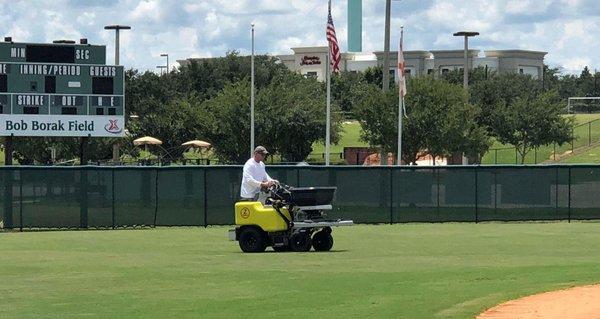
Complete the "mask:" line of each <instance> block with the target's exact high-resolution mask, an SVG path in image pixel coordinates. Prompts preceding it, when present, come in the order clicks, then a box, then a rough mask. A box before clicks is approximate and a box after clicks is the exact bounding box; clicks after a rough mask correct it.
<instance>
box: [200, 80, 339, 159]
mask: <svg viewBox="0 0 600 319" xmlns="http://www.w3.org/2000/svg"><path fill="white" fill-rule="evenodd" d="M249 89H250V83H249V82H248V81H247V80H246V79H244V80H241V81H239V82H236V83H233V84H229V85H227V86H226V87H225V88H224V89H223V91H222V92H221V93H220V94H219V95H217V96H216V97H214V98H213V99H210V100H209V101H206V102H205V103H204V104H203V105H202V107H203V112H205V113H206V114H209V117H208V119H207V122H208V123H210V125H209V130H208V133H207V136H208V139H209V140H210V141H211V142H212V143H213V146H214V149H215V152H216V154H217V156H218V157H219V159H221V160H222V161H225V162H231V163H243V162H244V161H245V160H246V159H247V158H248V156H249V154H250V150H249V146H250V97H249V94H247V92H249ZM332 110H333V111H334V112H332V113H333V114H334V117H333V120H332V126H331V128H332V141H333V142H335V141H336V140H337V136H338V129H339V124H340V121H339V116H337V115H336V113H335V111H336V110H337V108H336V106H335V104H334V105H333V107H332ZM255 132H256V137H255V138H256V144H257V145H258V144H260V145H264V146H265V147H267V149H269V151H270V152H271V153H279V154H281V156H282V157H283V159H284V160H285V161H290V162H299V161H303V160H304V159H306V157H307V156H308V154H310V152H311V151H312V145H313V143H314V142H315V141H318V140H322V139H324V137H325V91H324V84H323V83H319V82H318V81H317V80H315V79H311V78H308V79H307V78H304V77H303V76H301V75H299V74H295V73H291V72H282V73H281V74H279V75H278V76H276V77H275V78H274V80H273V81H272V82H271V83H270V84H269V85H268V86H267V87H265V88H263V89H261V90H259V91H258V92H257V98H256V105H255Z"/></svg>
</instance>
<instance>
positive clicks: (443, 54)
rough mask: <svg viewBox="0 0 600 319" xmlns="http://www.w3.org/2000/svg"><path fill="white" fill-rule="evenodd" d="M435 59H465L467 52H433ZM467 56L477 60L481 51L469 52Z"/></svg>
mask: <svg viewBox="0 0 600 319" xmlns="http://www.w3.org/2000/svg"><path fill="white" fill-rule="evenodd" d="M429 52H431V53H432V54H433V58H434V59H448V58H464V57H465V50H431V51H429ZM467 55H468V56H469V57H470V58H476V57H477V56H478V55H479V50H469V52H468V53H467Z"/></svg>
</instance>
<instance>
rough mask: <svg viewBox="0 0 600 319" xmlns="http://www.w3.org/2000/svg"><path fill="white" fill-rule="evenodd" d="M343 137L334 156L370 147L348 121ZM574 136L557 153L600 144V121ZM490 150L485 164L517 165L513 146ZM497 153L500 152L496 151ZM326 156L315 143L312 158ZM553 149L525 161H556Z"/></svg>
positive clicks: (582, 119)
mask: <svg viewBox="0 0 600 319" xmlns="http://www.w3.org/2000/svg"><path fill="white" fill-rule="evenodd" d="M573 116H574V117H575V125H578V124H582V123H587V122H591V121H594V120H598V119H600V114H575V115H573ZM342 129H343V130H342V133H341V137H340V141H339V143H338V144H335V145H333V144H332V145H331V153H334V154H337V153H342V152H343V151H344V147H356V146H368V144H367V143H365V142H362V141H361V140H360V132H361V127H360V123H359V122H358V121H347V122H345V123H344V124H342ZM574 135H575V136H576V137H577V139H576V140H575V142H574V144H573V145H571V144H570V143H568V144H564V145H562V146H557V148H556V153H557V154H564V153H565V152H567V151H569V150H571V149H577V148H580V147H584V146H587V145H588V143H589V142H591V143H594V142H598V141H600V120H599V121H595V122H593V123H592V124H591V125H590V126H589V127H588V125H582V126H577V127H575V129H574ZM490 149H491V150H490V151H489V152H488V153H487V154H485V156H484V157H483V159H482V163H483V164H495V163H498V164H515V149H514V147H513V146H512V145H509V144H502V143H500V142H498V141H494V143H493V145H492V146H491V148H490ZM494 149H497V150H494ZM324 152H325V147H324V145H323V143H315V144H314V145H313V152H312V154H311V156H310V157H309V159H310V158H318V157H319V156H321V155H322V154H323V153H324ZM553 153H554V146H553V145H548V146H542V147H540V148H539V149H538V150H537V154H536V153H535V152H534V151H533V150H532V151H531V152H530V153H529V154H527V156H526V157H525V164H533V163H536V162H537V163H541V162H544V161H548V160H550V159H552V158H553V156H552V154H553ZM332 161H333V162H334V163H337V162H340V161H341V160H339V158H338V157H335V156H332ZM572 163H589V161H587V159H586V158H585V157H576V159H575V161H574V162H572Z"/></svg>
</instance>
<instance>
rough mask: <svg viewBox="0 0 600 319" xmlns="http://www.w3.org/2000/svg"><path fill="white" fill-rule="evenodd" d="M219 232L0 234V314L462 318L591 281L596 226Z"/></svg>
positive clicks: (598, 260) (595, 274) (597, 263)
mask: <svg viewBox="0 0 600 319" xmlns="http://www.w3.org/2000/svg"><path fill="white" fill-rule="evenodd" d="M227 229H228V228H227V227H209V228H157V229H141V230H115V231H50V232H24V233H16V232H15V233H0V242H1V245H0V317H2V318H85V317H104V318H473V317H474V316H476V315H477V314H479V313H481V312H482V311H484V310H485V309H487V308H489V307H492V306H494V305H496V304H499V303H501V302H504V301H507V300H511V299H515V298H518V297H521V296H526V295H531V294H535V293H539V292H544V291H550V290H556V289H561V288H567V287H572V286H576V285H584V284H591V283H597V282H600V249H598V247H600V235H599V234H600V223H597V222H573V223H566V222H558V223H484V224H472V223H461V224H454V223H448V224H399V225H361V226H355V227H348V228H343V229H335V230H334V233H333V234H334V239H335V245H334V248H333V251H331V252H327V253H316V252H309V253H292V252H290V253H274V252H271V251H268V252H265V253H261V254H243V253H241V252H240V250H239V248H238V246H237V243H236V242H230V241H227V239H226V231H227Z"/></svg>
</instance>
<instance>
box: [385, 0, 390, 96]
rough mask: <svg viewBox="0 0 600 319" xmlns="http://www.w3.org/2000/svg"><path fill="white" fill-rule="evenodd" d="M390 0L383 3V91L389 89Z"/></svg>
mask: <svg viewBox="0 0 600 319" xmlns="http://www.w3.org/2000/svg"><path fill="white" fill-rule="evenodd" d="M391 6H392V0H386V1H385V32H384V36H385V38H384V39H383V90H384V91H387V90H388V89H389V88H390V15H391V11H392V8H391Z"/></svg>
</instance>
